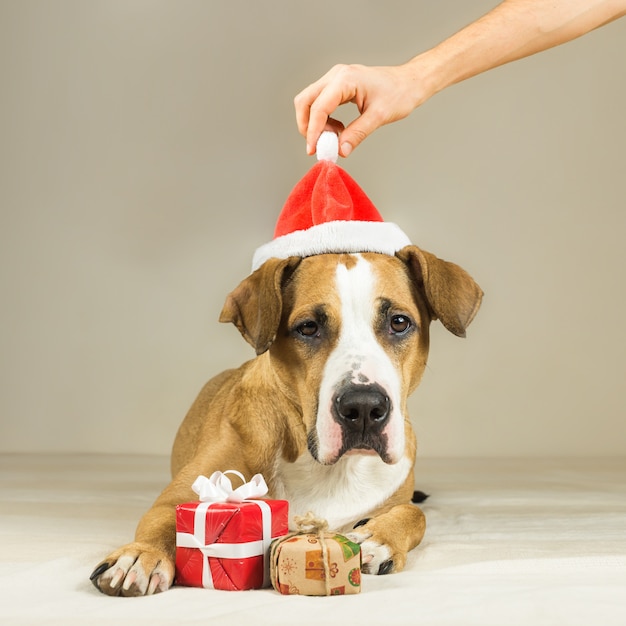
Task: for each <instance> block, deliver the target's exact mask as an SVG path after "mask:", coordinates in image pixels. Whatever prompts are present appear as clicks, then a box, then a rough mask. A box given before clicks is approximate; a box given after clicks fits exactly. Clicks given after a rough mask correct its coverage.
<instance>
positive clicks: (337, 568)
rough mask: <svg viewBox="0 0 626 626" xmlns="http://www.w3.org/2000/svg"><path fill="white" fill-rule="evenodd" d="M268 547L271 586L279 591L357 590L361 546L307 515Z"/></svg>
mask: <svg viewBox="0 0 626 626" xmlns="http://www.w3.org/2000/svg"><path fill="white" fill-rule="evenodd" d="M297 521H298V522H299V525H300V528H301V530H300V531H299V532H296V533H291V534H289V535H287V536H286V537H282V538H280V539H277V540H275V541H274V542H273V543H272V547H271V549H270V577H271V581H272V586H273V587H274V589H276V591H279V592H280V593H282V594H285V595H289V594H299V595H304V596H330V595H344V594H351V593H359V592H360V591H361V546H359V545H358V544H356V543H353V542H352V541H350V540H349V539H348V538H346V537H344V536H343V535H339V534H337V533H332V532H328V531H327V530H326V526H327V524H326V523H325V522H322V523H320V522H319V520H315V519H314V518H312V517H311V516H307V517H305V518H301V519H300V520H297Z"/></svg>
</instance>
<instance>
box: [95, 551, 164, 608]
mask: <svg viewBox="0 0 626 626" xmlns="http://www.w3.org/2000/svg"><path fill="white" fill-rule="evenodd" d="M89 578H90V579H91V582H92V583H93V584H94V586H95V587H96V589H98V590H99V591H101V592H102V593H105V594H107V595H109V596H145V595H152V594H153V593H159V592H161V591H166V590H167V589H169V588H170V587H171V586H172V583H173V582H174V562H173V561H172V558H171V557H170V556H169V555H168V554H167V553H166V552H163V551H161V550H158V549H155V548H153V547H151V546H148V545H145V544H141V543H131V544H129V545H127V546H124V547H123V548H120V549H119V550H116V551H115V552H113V553H112V554H110V555H109V556H108V557H107V558H106V559H104V560H103V561H102V562H101V563H100V564H99V565H98V566H97V567H96V569H95V570H94V571H93V573H92V574H91V576H90V577H89Z"/></svg>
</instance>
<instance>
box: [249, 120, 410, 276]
mask: <svg viewBox="0 0 626 626" xmlns="http://www.w3.org/2000/svg"><path fill="white" fill-rule="evenodd" d="M338 150H339V146H338V137H337V135H336V134H335V133H333V132H324V133H322V135H321V137H320V139H319V141H318V143H317V158H318V162H317V163H316V164H315V165H314V166H313V167H312V168H311V169H310V170H309V171H308V173H307V174H306V175H305V176H304V178H302V179H301V180H300V182H299V183H298V184H297V185H296V186H295V187H294V188H293V190H292V192H291V194H290V195H289V197H288V198H287V202H286V203H285V205H284V207H283V210H282V211H281V213H280V216H279V217H278V221H277V223H276V229H275V231H274V239H273V240H272V241H270V242H269V243H266V244H265V245H263V246H261V247H260V248H257V250H256V252H255V253H254V257H253V260H252V270H253V271H254V270H256V269H258V268H259V267H261V265H263V263H265V261H267V260H268V259H271V258H279V259H286V258H288V257H290V256H299V257H307V256H313V255H316V254H325V253H332V252H334V253H341V252H379V253H382V254H389V255H393V254H395V253H396V252H397V251H398V250H400V249H401V248H404V247H405V246H408V245H410V243H411V241H410V240H409V238H408V237H407V236H406V235H405V234H404V232H402V230H401V229H400V228H399V227H398V226H397V225H396V224H392V223H391V222H384V221H383V218H382V217H381V215H380V213H379V212H378V211H377V210H376V207H375V206H374V205H373V204H372V201H371V200H370V199H369V198H368V197H367V196H366V195H365V192H364V191H363V190H362V189H361V188H360V187H359V186H358V185H357V184H356V182H355V181H354V180H353V179H352V178H351V177H350V175H349V174H348V173H347V172H346V171H345V170H343V169H342V168H341V167H339V166H338V165H337V157H338Z"/></svg>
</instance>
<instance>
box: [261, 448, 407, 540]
mask: <svg viewBox="0 0 626 626" xmlns="http://www.w3.org/2000/svg"><path fill="white" fill-rule="evenodd" d="M276 469H277V471H276V475H275V489H274V494H272V495H273V496H275V497H276V498H279V499H284V500H288V501H289V523H290V527H293V518H294V516H303V515H305V514H306V513H307V512H308V511H312V512H313V513H314V514H315V515H316V516H317V517H321V518H323V519H325V520H327V521H328V524H329V527H330V528H331V529H333V530H338V531H341V530H345V529H346V528H347V527H350V528H352V526H353V525H354V524H355V522H357V521H359V520H360V519H363V518H364V517H367V516H368V514H369V513H371V512H372V511H373V510H374V509H376V508H378V507H379V506H381V505H382V504H384V503H385V502H386V501H387V500H388V499H389V498H390V497H391V496H392V495H393V494H394V493H395V492H396V491H397V490H398V488H399V487H400V486H401V485H402V483H403V482H404V480H405V479H406V477H407V475H408V473H409V471H410V469H411V462H410V461H409V459H407V458H402V459H401V460H400V461H399V462H398V463H396V464H394V465H388V464H386V463H384V462H383V461H382V460H381V459H380V457H378V456H365V455H354V456H344V457H343V458H341V459H340V460H339V461H338V462H337V463H335V464H334V465H321V464H319V463H318V462H316V461H315V460H314V459H313V457H311V455H310V454H309V453H308V452H305V453H304V454H303V455H301V456H300V458H299V459H298V460H297V461H296V462H295V463H287V462H285V461H279V463H278V465H277V468H276Z"/></svg>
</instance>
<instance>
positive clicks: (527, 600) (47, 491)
mask: <svg viewBox="0 0 626 626" xmlns="http://www.w3.org/2000/svg"><path fill="white" fill-rule="evenodd" d="M417 470H418V471H417V475H418V478H417V487H418V488H420V489H422V490H424V491H426V492H427V493H429V494H431V496H430V498H429V499H428V500H427V501H426V503H424V505H423V509H424V511H425V513H426V517H427V521H428V530H427V533H426V536H425V539H424V541H423V543H422V545H421V546H420V547H418V548H417V549H416V550H414V551H413V552H412V553H411V555H410V557H409V562H408V565H407V569H406V570H405V571H404V572H402V573H400V574H393V575H388V576H379V577H377V576H366V577H365V578H364V580H363V586H362V593H361V594H359V595H353V596H339V597H330V598H307V597H301V596H281V595H280V594H278V593H277V592H275V591H273V590H271V589H264V590H257V591H246V592H226V591H209V590H203V589H189V588H182V587H175V588H173V589H172V590H170V591H168V592H167V593H164V594H159V595H156V596H152V597H147V598H110V597H107V596H103V595H101V594H100V593H98V592H97V591H96V590H95V589H94V588H93V587H92V585H91V583H90V582H89V574H90V573H91V571H92V569H93V568H94V567H95V565H96V564H97V563H98V562H99V561H100V559H101V558H102V557H104V556H106V554H107V553H108V552H109V551H110V550H111V549H112V548H115V547H117V546H118V545H121V544H122V543H126V542H127V541H130V540H131V539H132V536H133V532H134V528H135V524H136V522H137V520H138V519H139V517H140V516H141V514H142V513H143V511H144V510H145V509H146V508H148V506H149V505H150V504H151V502H152V500H153V498H154V497H155V496H156V495H157V493H158V492H159V491H160V489H161V487H162V486H164V485H165V484H166V482H167V481H168V459H167V458H166V457H147V456H138V457H132V456H97V455H96V456H93V455H89V456H87V455H69V456H44V455H3V456H0V539H1V541H2V550H1V551H0V623H1V624H10V625H12V626H13V625H17V626H19V625H22V624H59V625H61V624H62V625H63V626H71V625H74V624H76V625H78V624H80V625H81V626H82V625H90V626H91V625H99V624H107V626H110V624H112V623H126V624H255V625H264V624H268V625H269V624H272V625H277V624H290V625H294V624H295V625H298V626H299V625H306V624H342V623H343V624H359V625H367V624H380V625H383V624H384V625H388V624H424V625H428V626H431V625H433V626H436V625H440V624H446V625H448V624H449V625H461V626H471V625H474V624H476V625H480V626H488V625H491V624H493V625H498V626H502V625H506V626H515V625H517V624H524V625H525V626H528V625H531V626H543V625H548V624H554V625H555V626H575V625H577V624H581V625H582V624H584V625H585V626H589V624H602V626H612V625H615V626H617V625H619V626H622V625H624V624H626V458H620V459H615V458H613V459H552V460H546V459H514V460H504V459H474V460H469V459H422V460H419V461H418V467H417Z"/></svg>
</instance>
